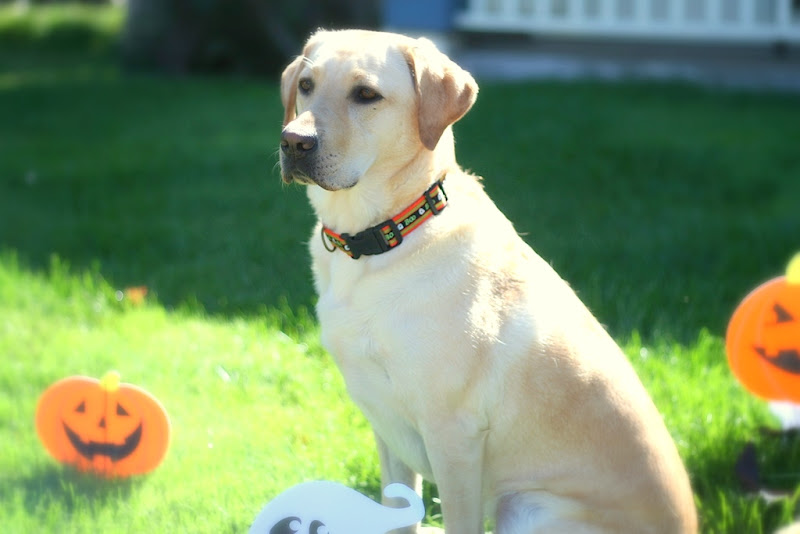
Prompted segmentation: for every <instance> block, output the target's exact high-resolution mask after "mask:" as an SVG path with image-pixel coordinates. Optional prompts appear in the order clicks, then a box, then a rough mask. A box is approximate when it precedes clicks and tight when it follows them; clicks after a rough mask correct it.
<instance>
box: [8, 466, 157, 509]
mask: <svg viewBox="0 0 800 534" xmlns="http://www.w3.org/2000/svg"><path fill="white" fill-rule="evenodd" d="M140 483H141V481H140V480H139V479H138V478H136V477H132V478H123V479H104V478H99V477H96V476H94V475H92V474H89V473H83V472H80V471H77V470H75V469H73V468H71V467H66V466H58V465H47V466H42V467H39V468H37V469H34V471H33V472H31V473H28V474H25V475H23V476H21V477H18V478H14V477H13V476H12V477H10V478H9V479H7V480H5V481H4V483H3V484H2V486H0V501H3V502H12V500H13V499H11V495H14V494H16V495H21V497H22V504H23V505H24V507H25V509H26V511H27V512H28V513H29V514H30V515H34V514H36V513H38V512H41V511H42V510H48V509H61V510H65V511H67V512H73V511H77V510H91V509H93V508H95V507H102V506H105V505H106V504H109V503H116V502H120V501H124V500H125V499H127V498H128V497H129V496H130V495H131V493H132V492H133V491H135V489H136V488H137V487H138V486H139V485H140Z"/></svg>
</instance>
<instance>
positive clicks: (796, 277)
mask: <svg viewBox="0 0 800 534" xmlns="http://www.w3.org/2000/svg"><path fill="white" fill-rule="evenodd" d="M786 282H787V283H789V284H800V252H798V253H797V254H795V255H794V256H793V257H792V259H791V260H790V261H789V265H788V266H787V267H786Z"/></svg>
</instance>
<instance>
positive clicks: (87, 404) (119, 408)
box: [36, 372, 170, 477]
mask: <svg viewBox="0 0 800 534" xmlns="http://www.w3.org/2000/svg"><path fill="white" fill-rule="evenodd" d="M36 431H37V432H38V434H39V438H40V439H41V440H42V443H43V444H44V446H45V448H46V449H47V450H48V452H49V453H50V454H51V455H52V456H53V457H54V458H55V459H56V460H58V461H60V462H63V463H66V464H70V465H73V466H75V467H77V468H78V469H79V470H81V471H93V472H95V473H97V474H99V475H102V476H105V477H125V476H129V475H137V474H142V473H147V472H149V471H151V470H153V469H155V468H156V466H158V464H159V463H161V460H162V459H163V458H164V455H165V454H166V452H167V446H168V444H169V431H170V425H169V419H168V418H167V413H166V411H165V410H164V407H163V406H162V405H161V403H159V402H158V400H156V399H155V398H154V397H153V396H152V395H150V394H149V393H148V392H146V391H145V390H143V389H141V388H138V387H136V386H133V385H131V384H120V382H119V374H117V373H115V372H111V373H108V374H107V375H106V376H105V377H103V380H102V381H101V380H97V379H94V378H88V377H85V376H71V377H68V378H65V379H63V380H60V381H58V382H56V383H55V384H53V385H51V386H50V387H49V388H47V390H45V392H44V393H43V394H42V396H41V397H40V398H39V404H38V406H37V408H36Z"/></svg>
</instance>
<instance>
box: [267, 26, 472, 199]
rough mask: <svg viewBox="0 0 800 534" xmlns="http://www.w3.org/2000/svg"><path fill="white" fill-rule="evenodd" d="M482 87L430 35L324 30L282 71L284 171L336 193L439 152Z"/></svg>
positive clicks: (292, 178)
mask: <svg viewBox="0 0 800 534" xmlns="http://www.w3.org/2000/svg"><path fill="white" fill-rule="evenodd" d="M477 92H478V87H477V85H476V83H475V81H474V80H473V79H472V76H470V75H469V73H467V72H466V71H464V70H462V69H461V68H460V67H458V65H456V64H455V63H453V62H452V61H451V60H450V59H449V58H448V57H447V56H445V55H444V54H442V53H441V52H440V51H439V50H437V49H436V47H435V46H434V45H433V43H431V42H430V41H428V40H427V39H411V38H408V37H404V36H401V35H396V34H390V33H382V32H368V31H359V30H347V31H337V32H327V31H321V32H318V33H316V34H314V35H313V36H312V37H311V38H310V39H309V41H308V43H307V44H306V46H305V48H304V50H303V55H302V56H300V57H298V58H297V59H295V60H294V61H293V62H292V63H291V64H290V65H289V66H288V67H286V70H284V72H283V76H282V78H281V99H282V101H283V106H284V110H285V115H284V121H283V132H282V134H281V173H282V176H283V179H284V181H285V182H287V183H288V182H292V181H297V182H299V183H305V184H312V183H313V184H317V185H319V186H320V187H322V188H324V189H327V190H329V191H336V190H340V189H347V188H350V187H353V186H355V185H356V184H357V183H358V182H359V180H360V179H361V178H362V177H363V176H365V175H367V174H370V173H373V172H375V173H379V174H383V175H392V174H394V173H396V172H397V171H398V170H399V169H402V168H403V167H404V166H405V165H407V164H408V163H409V162H410V161H411V160H412V159H413V158H414V157H416V156H417V155H418V154H419V153H420V151H422V150H427V151H434V150H435V149H436V147H437V144H438V143H439V140H440V138H441V137H442V134H443V133H444V131H445V130H446V129H447V128H448V127H449V126H450V125H451V124H453V123H454V122H456V121H457V120H458V119H460V118H461V117H462V116H463V115H464V114H465V113H466V112H467V111H468V110H469V109H470V107H472V104H473V103H474V101H475V98H476V96H477Z"/></svg>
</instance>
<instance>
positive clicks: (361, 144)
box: [281, 30, 697, 534]
mask: <svg viewBox="0 0 800 534" xmlns="http://www.w3.org/2000/svg"><path fill="white" fill-rule="evenodd" d="M477 92H478V87H477V85H476V84H475V81H474V80H473V79H472V77H471V76H470V75H469V74H468V73H467V72H465V71H464V70H462V69H461V68H459V67H458V66H457V65H456V64H455V63H453V62H452V61H451V60H450V59H448V58H447V57H446V56H445V55H444V54H442V53H441V52H439V51H438V50H437V49H436V47H435V46H434V45H433V44H432V43H431V42H430V41H428V40H425V39H418V40H417V39H411V38H408V37H404V36H401V35H395V34H388V33H379V32H366V31H356V30H348V31H337V32H326V31H321V32H318V33H316V34H315V35H313V36H312V37H311V38H310V40H309V41H308V43H307V44H306V46H305V49H304V50H303V55H302V56H300V57H298V58H297V59H295V60H294V61H293V62H292V63H291V64H290V65H289V66H288V67H287V68H286V70H285V71H284V73H283V77H282V80H281V97H282V100H283V105H284V108H285V113H286V114H285V118H284V126H283V132H282V135H281V170H282V176H283V180H284V181H286V182H287V183H289V182H298V183H300V184H306V185H308V196H309V199H310V202H311V205H312V206H313V208H314V211H315V212H316V215H317V217H318V219H319V223H318V225H317V227H316V229H315V230H314V234H313V236H312V240H311V244H310V248H311V256H312V259H313V272H314V278H315V283H316V289H317V291H318V293H319V301H318V305H317V313H318V317H319V320H320V322H321V325H322V338H323V343H324V346H325V347H326V348H327V349H328V350H329V351H330V353H331V354H332V355H333V357H334V358H335V360H336V362H337V364H338V366H339V368H340V369H341V371H342V373H343V375H344V378H345V381H346V384H347V388H348V391H349V393H350V395H351V396H352V398H353V399H354V401H355V402H356V403H357V404H358V406H359V407H360V408H361V409H362V410H363V412H364V414H365V415H366V417H367V418H368V419H369V421H370V423H371V424H372V427H373V429H374V432H375V436H376V439H377V443H378V450H379V456H380V462H381V473H382V483H383V484H384V485H386V484H388V483H390V482H402V483H405V484H407V485H409V486H411V487H413V488H415V489H417V490H419V488H420V485H419V484H420V482H419V476H420V475H421V476H422V477H425V478H426V479H428V480H431V481H433V482H435V483H436V484H437V486H438V490H439V496H440V498H441V503H442V513H443V517H444V525H445V531H446V532H447V533H449V534H478V533H481V532H483V528H484V518H485V516H487V515H488V516H489V517H490V518H493V519H494V521H495V529H496V532H497V534H531V533H534V532H563V533H572V534H576V533H584V532H586V533H588V532H592V533H595V532H606V533H616V534H619V533H625V532H630V533H636V534H642V533H647V532H663V533H688V532H695V531H696V528H697V526H696V521H697V520H696V515H695V509H694V503H693V496H692V491H691V488H690V485H689V480H688V477H687V474H686V471H685V469H684V467H683V465H682V463H681V460H680V458H679V456H678V454H677V452H676V449H675V446H674V444H673V442H672V439H671V438H670V435H669V433H668V432H667V430H666V428H665V426H664V423H663V422H662V419H661V417H660V415H659V413H658V411H657V410H656V408H655V406H654V405H653V403H652V401H651V400H650V398H649V396H648V395H647V393H646V392H645V390H644V388H643V387H642V384H641V383H640V381H639V380H638V378H637V376H636V375H635V373H634V371H633V369H632V367H631V365H630V364H629V362H628V361H627V359H626V357H625V356H624V355H623V354H622V352H621V351H620V349H619V348H618V347H617V346H616V344H615V343H614V342H613V341H612V339H611V338H610V337H609V336H608V334H607V333H606V332H605V330H604V329H603V328H602V327H601V326H600V324H598V322H597V320H596V319H595V318H594V317H593V316H592V315H591V313H590V312H589V311H588V310H587V309H586V307H585V306H584V305H583V304H582V303H581V302H580V300H578V298H577V297H576V295H575V293H574V292H573V291H572V290H571V289H570V288H569V286H568V285H567V284H566V283H565V282H564V281H563V280H562V279H561V278H560V277H559V276H558V275H557V274H556V273H555V272H554V271H553V270H552V269H551V268H550V266H549V265H548V264H547V263H546V262H545V261H543V260H542V259H541V258H539V256H537V255H536V253H535V252H533V250H531V248H530V247H529V246H528V245H527V244H525V242H524V241H523V240H522V239H520V237H519V236H518V235H517V232H515V231H514V227H513V226H512V225H511V223H510V222H509V221H508V220H507V219H506V218H505V217H504V216H503V214H502V213H501V212H500V211H499V210H498V209H497V207H496V206H495V205H494V203H493V202H492V201H491V200H490V199H489V197H488V196H487V195H486V193H485V192H484V190H483V188H482V187H481V184H480V182H479V179H478V178H476V177H475V176H472V175H470V174H468V173H466V172H464V171H463V170H462V169H461V168H460V167H459V166H458V164H457V163H456V159H455V153H454V147H453V134H452V130H451V125H452V124H453V123H454V122H455V121H457V120H458V119H460V118H461V117H462V116H463V115H464V114H465V113H466V112H467V111H468V110H469V109H470V107H471V106H472V104H473V102H474V101H475V98H476V96H477ZM417 528H418V527H417ZM417 528H411V529H407V530H406V531H404V532H417V531H418V530H417Z"/></svg>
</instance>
